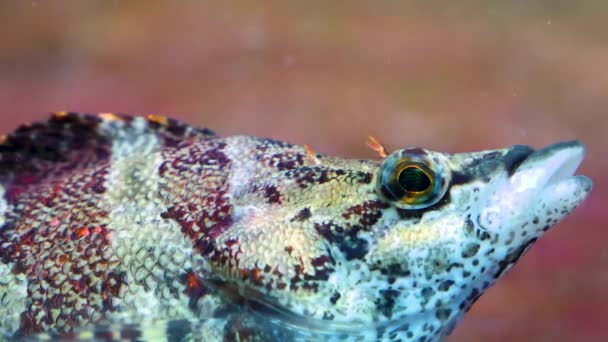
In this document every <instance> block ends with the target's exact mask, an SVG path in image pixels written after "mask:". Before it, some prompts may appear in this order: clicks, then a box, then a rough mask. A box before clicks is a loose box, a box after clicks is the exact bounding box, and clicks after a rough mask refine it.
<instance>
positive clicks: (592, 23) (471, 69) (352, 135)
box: [0, 0, 608, 342]
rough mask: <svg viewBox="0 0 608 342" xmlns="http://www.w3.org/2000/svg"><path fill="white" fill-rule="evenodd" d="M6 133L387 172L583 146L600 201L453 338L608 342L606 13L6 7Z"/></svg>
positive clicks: (273, 4)
mask: <svg viewBox="0 0 608 342" xmlns="http://www.w3.org/2000/svg"><path fill="white" fill-rule="evenodd" d="M0 106H1V107H2V109H1V112H0V113H1V114H0V132H2V133H6V132H8V131H10V130H13V129H14V128H15V127H17V126H18V124H20V123H23V122H26V121H35V120H43V119H45V118H46V116H47V113H48V112H50V111H58V110H70V111H82V112H123V113H132V114H148V113H159V114H164V115H167V116H171V117H174V118H177V119H181V120H184V121H187V122H189V123H192V124H195V125H199V126H207V127H209V128H212V129H213V130H215V131H216V132H218V133H219V134H221V135H232V134H249V135H257V136H266V137H272V138H276V139H282V140H288V141H290V142H294V143H299V144H304V143H305V144H308V145H310V146H311V147H312V148H313V149H315V150H316V151H318V152H323V153H329V154H335V155H340V156H346V157H353V158H376V156H375V153H374V152H372V151H371V150H370V149H369V148H367V147H366V146H365V140H366V138H367V136H368V135H373V136H375V137H377V138H379V139H380V140H381V141H382V142H384V143H385V144H386V145H387V147H388V148H389V149H391V150H392V149H397V148H401V147H405V146H414V145H415V146H422V147H426V148H430V149H435V150H439V151H446V152H459V151H472V150H481V149H490V148H498V147H503V146H507V145H512V144H530V145H532V146H534V147H536V148H538V147H542V146H544V145H548V144H550V143H553V142H556V141H558V140H569V139H580V140H582V141H583V142H584V143H585V144H586V146H587V157H586V159H585V161H584V163H583V165H582V168H581V170H580V173H582V174H585V175H588V176H590V177H591V178H592V179H593V181H594V186H595V187H594V190H593V192H592V193H591V196H590V198H589V199H588V200H587V201H586V202H585V203H583V205H582V206H581V207H580V208H579V209H578V210H576V211H575V212H574V214H573V215H572V216H570V217H568V218H567V219H566V220H565V221H564V222H563V223H562V224H560V225H558V226H557V227H556V228H554V229H553V230H551V231H550V232H548V233H547V234H546V235H545V236H544V237H543V238H541V239H540V240H539V242H538V243H536V245H535V246H534V247H533V248H532V249H531V250H530V251H529V252H528V253H527V254H526V255H525V256H524V257H523V258H522V259H521V260H520V261H519V263H518V264H517V265H516V266H515V267H514V268H513V270H512V271H511V272H510V273H508V274H507V275H506V276H505V277H504V278H502V279H501V280H500V281H499V282H498V283H497V284H496V285H495V286H493V287H492V288H490V289H489V290H488V291H487V292H486V294H485V295H483V296H482V297H481V298H480V299H479V300H478V301H477V303H476V304H475V305H474V306H473V308H472V309H471V311H470V312H469V314H467V315H466V316H465V319H464V321H463V322H462V323H461V324H460V325H459V326H458V327H457V328H456V330H455V331H454V333H453V334H452V335H451V336H450V338H449V339H448V341H449V342H458V341H515V340H518V341H532V340H534V341H554V340H560V341H575V340H576V341H601V340H604V339H605V338H608V324H607V319H608V291H607V290H606V289H607V288H608V224H607V223H608V219H607V217H608V188H607V187H608V182H607V181H608V158H607V154H608V152H607V151H608V2H602V1H592V0H586V1H576V2H575V1H565V0H560V1H558V0H555V1H549V0H546V1H541V0H537V1H511V2H500V1H473V0H465V1H460V2H458V3H456V2H447V1H446V2H438V1H430V2H429V1H378V2H362V1H352V2H332V3H329V2H325V1H317V0H314V1H307V2H291V1H265V2H262V1H259V2H257V1H239V2H236V1H226V2H219V1H218V2H207V1H194V0H184V1H174V2H170V1H0Z"/></svg>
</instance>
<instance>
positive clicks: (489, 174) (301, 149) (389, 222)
mask: <svg viewBox="0 0 608 342" xmlns="http://www.w3.org/2000/svg"><path fill="white" fill-rule="evenodd" d="M370 146H371V147H372V148H373V149H374V150H376V152H377V153H378V158H376V159H370V160H358V159H346V158H340V157H335V156H331V155H326V154H322V153H316V152H314V151H312V149H311V148H310V147H308V146H307V145H297V144H292V143H288V142H284V141H278V140H273V139H269V138H260V137H254V136H227V137H221V136H219V135H217V134H216V133H214V132H213V131H211V130H210V129H207V128H199V127H195V126H192V125H188V124H186V123H183V122H180V121H177V120H174V119H171V118H167V117H164V116H160V115H147V116H130V115H124V114H114V113H102V114H81V113H73V112H58V113H54V114H52V115H51V116H50V118H49V119H48V120H47V121H46V122H38V123H31V124H26V125H23V126H21V127H19V128H18V129H17V130H15V131H14V132H12V133H10V134H7V135H5V136H3V137H2V138H1V139H0V338H1V339H3V340H13V339H26V338H38V339H45V338H46V339H48V338H52V339H62V338H65V339H71V340H112V339H118V338H120V339H124V340H138V341H139V340H158V339H160V340H204V341H233V340H241V341H244V340H264V341H273V340H277V341H282V340H294V341H314V340H329V341H331V340H335V341H337V340H340V341H349V340H351V341H354V340H357V341H427V342H428V341H439V340H441V339H443V338H444V337H446V336H448V335H449V334H450V332H451V331H452V330H453V329H454V328H455V327H456V325H457V323H458V322H459V321H460V320H461V319H462V318H463V316H464V315H465V313H466V312H467V311H468V310H469V309H470V308H471V306H472V305H473V303H474V302H475V301H476V300H477V299H478V298H479V297H480V296H481V295H482V294H483V293H484V291H485V290H487V289H488V288H489V287H490V286H492V284H494V283H495V282H496V281H497V280H498V279H499V278H500V277H501V276H502V275H503V274H505V272H507V271H508V270H509V269H510V268H511V267H512V266H513V265H514V264H515V263H516V262H517V261H518V259H519V258H520V257H521V256H522V255H523V254H524V253H525V252H526V251H527V250H528V249H529V248H530V247H531V246H532V245H533V244H534V243H535V242H536V241H537V239H538V238H540V237H541V236H542V235H543V234H544V233H545V232H547V231H548V230H550V228H551V227H553V226H554V225H556V224H557V223H558V222H560V221H561V220H562V219H563V218H564V217H566V216H567V215H568V214H570V213H571V212H572V211H573V210H574V209H575V208H576V207H578V206H579V205H580V204H581V203H582V202H583V201H584V200H585V198H587V196H588V195H589V193H590V191H591V188H592V182H591V180H590V179H589V178H587V177H585V176H582V175H575V172H576V170H577V168H578V167H579V165H580V164H581V163H582V161H583V158H584V155H585V149H584V146H583V145H582V143H581V142H579V141H564V142H557V143H555V144H552V145H549V146H547V147H544V148H541V149H536V150H535V149H533V148H532V147H530V146H526V145H513V146H510V147H507V148H502V149H494V150H486V151H480V152H466V153H443V152H436V151H431V150H428V149H424V148H420V147H404V148H400V149H397V150H395V151H392V152H391V151H388V150H387V149H386V148H385V147H384V146H383V145H382V144H381V143H380V142H379V141H378V140H376V139H371V140H370Z"/></svg>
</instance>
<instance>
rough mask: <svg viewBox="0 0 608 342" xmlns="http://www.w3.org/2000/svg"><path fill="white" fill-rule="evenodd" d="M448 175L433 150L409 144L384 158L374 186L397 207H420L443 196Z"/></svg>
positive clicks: (433, 202) (431, 203) (448, 179)
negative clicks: (409, 145) (407, 146)
mask: <svg viewBox="0 0 608 342" xmlns="http://www.w3.org/2000/svg"><path fill="white" fill-rule="evenodd" d="M450 178H451V177H450V173H449V169H448V168H447V167H446V166H445V165H444V164H443V163H441V161H440V160H439V158H436V156H435V158H434V156H433V152H429V151H426V150H422V149H419V148H412V149H405V150H399V151H396V152H394V153H392V154H391V155H389V156H388V157H387V158H386V159H385V160H384V162H383V163H382V165H381V166H380V170H379V173H378V176H377V178H376V188H377V191H378V192H379V193H380V194H381V195H382V196H383V197H384V198H386V199H387V200H389V201H392V202H394V203H395V205H396V206H397V207H399V208H403V209H422V208H426V207H429V206H431V205H433V204H435V203H437V202H438V201H439V200H440V199H441V198H443V196H444V195H445V193H446V191H447V187H448V186H447V184H448V183H449V181H450Z"/></svg>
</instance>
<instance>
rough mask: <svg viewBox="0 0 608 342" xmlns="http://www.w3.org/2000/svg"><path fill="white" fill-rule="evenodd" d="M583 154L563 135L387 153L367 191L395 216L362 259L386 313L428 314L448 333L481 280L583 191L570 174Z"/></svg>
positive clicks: (586, 187)
mask: <svg viewBox="0 0 608 342" xmlns="http://www.w3.org/2000/svg"><path fill="white" fill-rule="evenodd" d="M584 152H585V151H584V147H583V145H582V144H581V143H580V142H577V141H571V142H561V143H557V144H553V145H550V146H548V147H545V148H543V149H540V150H536V151H535V150H534V149H532V148H531V147H529V146H523V145H515V146H512V147H509V148H505V149H499V150H491V151H483V152H475V153H458V154H446V153H439V152H433V151H428V150H423V149H418V148H414V149H403V150H398V151H395V152H393V153H392V154H391V155H389V156H388V157H387V158H386V159H385V160H384V162H383V163H382V165H381V166H380V168H379V170H378V173H377V176H376V178H375V180H376V190H377V192H378V194H379V196H381V197H383V198H385V199H386V200H387V201H389V202H390V203H391V205H392V206H393V207H394V208H395V211H396V213H397V217H398V219H395V220H394V221H392V224H388V225H387V226H385V227H382V228H380V230H379V231H378V233H377V234H378V235H380V236H379V237H378V238H377V239H376V243H375V245H374V247H373V248H372V250H371V252H370V255H369V257H368V259H369V263H370V264H371V265H372V268H373V269H378V270H380V274H381V275H380V276H379V277H378V278H377V283H383V284H388V286H387V285H379V286H377V290H378V293H382V292H383V291H384V293H386V291H388V290H390V291H391V292H392V293H393V298H392V299H391V300H387V298H385V299H384V302H385V303H386V306H387V307H389V306H390V313H391V319H393V320H395V321H399V317H403V319H404V320H407V319H406V317H408V316H409V317H414V316H415V315H416V314H421V313H427V314H428V315H430V316H431V317H432V319H434V322H435V323H431V325H432V326H433V324H435V325H434V327H435V329H438V330H442V332H441V334H440V335H445V334H447V333H449V331H451V329H453V327H454V325H455V324H456V322H457V321H458V320H459V319H460V318H461V317H462V315H463V314H464V313H465V312H466V311H467V310H468V309H469V308H470V306H471V305H472V304H473V302H474V301H475V300H476V299H477V298H478V297H479V296H480V295H481V294H482V293H483V292H484V291H485V290H486V289H487V288H488V287H489V286H491V285H492V284H493V283H494V282H495V281H496V280H497V279H498V278H499V277H500V276H501V275H503V274H504V273H505V272H506V271H507V270H509V269H510V268H511V266H513V264H514V263H515V262H516V261H517V260H518V258H519V257H520V256H521V255H522V254H523V253H524V252H526V251H527V250H528V249H529V248H530V246H531V245H532V244H533V243H534V242H535V241H536V240H537V239H538V238H539V237H540V236H541V235H543V234H544V233H545V232H546V231H547V230H549V229H550V228H551V227H552V226H554V225H555V224H556V223H558V222H559V221H561V220H562V219H563V218H564V217H565V216H567V215H568V214H569V213H571V212H572V211H573V210H574V209H575V208H576V207H577V206H578V205H579V204H580V203H581V202H582V201H583V200H584V199H585V198H586V197H587V195H588V194H589V192H590V191H591V185H592V184H591V180H590V179H589V178H587V177H585V176H580V175H574V173H575V171H576V169H577V168H578V166H579V165H580V164H581V162H582V160H583V157H584ZM387 223H388V221H387ZM378 280H380V281H378ZM385 297H386V296H385ZM428 321H429V320H428V319H426V322H428Z"/></svg>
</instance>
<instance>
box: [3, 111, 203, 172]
mask: <svg viewBox="0 0 608 342" xmlns="http://www.w3.org/2000/svg"><path fill="white" fill-rule="evenodd" d="M146 134H153V135H154V136H156V137H157V138H158V142H159V145H160V146H170V145H175V144H178V143H179V142H181V141H184V140H189V139H192V138H199V139H208V138H212V137H214V136H215V134H214V133H213V132H212V131H211V130H209V129H206V128H203V129H199V128H195V127H192V126H190V125H188V124H185V123H183V122H180V121H177V120H173V119H169V118H165V117H163V116H158V115H147V116H145V117H138V116H129V115H124V114H112V113H102V114H96V115H92V114H83V113H71V112H57V113H53V114H51V117H50V118H49V120H48V121H46V122H38V123H32V124H26V125H23V126H21V127H19V128H17V130H15V131H14V132H13V133H11V134H8V135H4V136H2V138H1V139H0V184H3V183H7V182H10V181H12V180H13V178H14V176H15V175H19V176H27V175H35V174H37V175H44V173H45V172H48V171H51V170H50V169H53V168H55V167H57V164H63V163H69V164H72V165H73V164H75V163H77V164H78V165H79V166H84V165H86V164H87V163H91V162H97V161H100V160H102V159H107V158H109V157H110V155H111V153H112V145H113V143H114V142H115V141H116V140H129V139H137V138H138V135H146Z"/></svg>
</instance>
